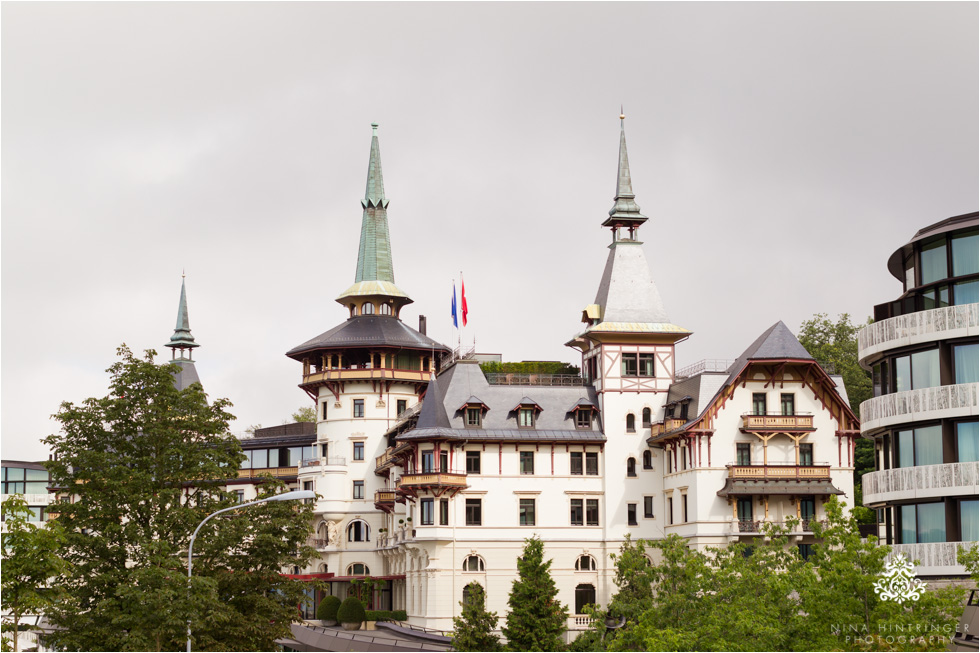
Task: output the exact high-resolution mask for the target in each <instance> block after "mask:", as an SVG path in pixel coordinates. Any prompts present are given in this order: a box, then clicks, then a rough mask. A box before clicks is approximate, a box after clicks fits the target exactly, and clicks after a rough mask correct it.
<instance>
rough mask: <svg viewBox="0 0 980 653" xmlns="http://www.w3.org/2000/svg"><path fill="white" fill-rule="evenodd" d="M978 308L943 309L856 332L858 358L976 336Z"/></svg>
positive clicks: (870, 326) (958, 307) (867, 327)
mask: <svg viewBox="0 0 980 653" xmlns="http://www.w3.org/2000/svg"><path fill="white" fill-rule="evenodd" d="M977 307H978V304H963V305H960V306H943V307H942V308H933V309H929V310H924V311H916V312H914V313H908V314H906V315H900V316H897V317H892V318H888V319H886V320H881V321H879V322H875V323H874V324H869V325H868V326H866V327H864V328H863V329H861V330H860V331H858V358H860V359H861V360H864V359H866V358H870V357H871V356H874V355H875V354H878V353H880V352H883V351H886V350H889V349H895V348H897V347H906V346H909V345H914V344H918V343H922V342H933V341H936V340H942V339H947V338H955V337H958V336H959V335H960V333H962V335H964V336H967V335H970V331H972V332H973V334H976V329H977V326H978V324H980V317H978V309H977Z"/></svg>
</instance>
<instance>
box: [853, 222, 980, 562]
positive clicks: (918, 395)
mask: <svg viewBox="0 0 980 653" xmlns="http://www.w3.org/2000/svg"><path fill="white" fill-rule="evenodd" d="M888 271H889V272H891V273H892V275H893V276H894V277H895V278H897V279H898V280H899V281H901V282H902V285H903V293H902V295H901V296H900V297H899V298H898V299H896V300H894V301H890V302H886V303H884V304H880V305H878V306H875V312H874V314H875V321H874V323H873V324H870V325H868V326H867V327H865V328H864V329H863V330H862V331H861V332H860V333H859V335H858V356H859V358H860V361H861V365H862V366H864V367H865V368H866V369H869V370H871V372H872V374H873V379H874V397H873V398H872V399H869V400H868V401H865V402H864V403H862V404H861V430H862V435H863V436H864V437H867V438H872V439H874V441H875V453H876V471H875V472H872V473H869V474H867V475H865V476H864V482H863V489H864V504H865V505H866V506H869V507H872V508H876V509H878V519H879V528H880V536H881V538H882V541H883V542H885V543H887V544H890V545H893V546H894V549H895V553H906V554H907V555H908V556H909V557H910V558H912V559H914V560H919V561H920V565H919V566H918V567H917V573H918V574H919V575H920V576H933V577H941V576H958V575H962V574H964V570H963V568H962V567H961V566H959V565H957V564H956V552H957V550H958V549H959V548H960V546H962V545H963V543H966V545H970V544H972V543H973V542H976V541H977V536H978V533H977V526H978V518H977V517H978V511H980V507H978V463H977V458H978V455H977V454H978V445H977V438H978V432H977V403H978V401H977V387H978V383H977V381H978V376H980V375H978V356H980V352H978V345H977V333H978V317H977V306H978V304H977V290H978V284H977V278H978V275H977V272H978V237H977V213H969V214H966V215H960V216H956V217H952V218H948V219H946V220H943V221H941V222H937V223H935V224H932V225H929V226H928V227H925V228H923V229H920V230H919V231H918V232H917V233H916V234H915V236H913V237H912V239H911V240H910V241H909V242H908V243H906V244H905V245H903V246H902V247H901V248H899V249H898V250H896V251H895V252H894V253H893V254H892V255H891V257H889V259H888Z"/></svg>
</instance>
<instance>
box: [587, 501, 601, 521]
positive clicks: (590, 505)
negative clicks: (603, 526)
mask: <svg viewBox="0 0 980 653" xmlns="http://www.w3.org/2000/svg"><path fill="white" fill-rule="evenodd" d="M585 525H586V526H598V525H599V500H598V499H586V500H585Z"/></svg>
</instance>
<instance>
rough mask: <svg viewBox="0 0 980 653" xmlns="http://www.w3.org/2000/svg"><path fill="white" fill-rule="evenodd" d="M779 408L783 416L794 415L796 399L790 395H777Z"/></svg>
mask: <svg viewBox="0 0 980 653" xmlns="http://www.w3.org/2000/svg"><path fill="white" fill-rule="evenodd" d="M779 408H780V412H782V414H783V415H795V414H796V397H795V395H792V394H787V393H783V394H781V395H779Z"/></svg>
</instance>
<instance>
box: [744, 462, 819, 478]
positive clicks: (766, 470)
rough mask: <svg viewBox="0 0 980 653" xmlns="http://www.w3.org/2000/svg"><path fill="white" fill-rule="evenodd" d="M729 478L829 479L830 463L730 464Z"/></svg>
mask: <svg viewBox="0 0 980 653" xmlns="http://www.w3.org/2000/svg"><path fill="white" fill-rule="evenodd" d="M728 478H736V479H740V480H748V481H811V480H820V479H829V478H830V465H728Z"/></svg>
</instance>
